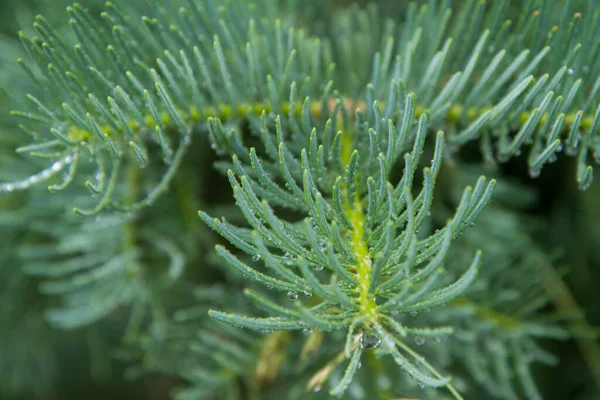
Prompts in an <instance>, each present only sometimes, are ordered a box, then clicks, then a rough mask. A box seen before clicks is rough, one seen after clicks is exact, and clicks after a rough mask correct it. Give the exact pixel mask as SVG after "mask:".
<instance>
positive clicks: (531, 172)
mask: <svg viewBox="0 0 600 400" xmlns="http://www.w3.org/2000/svg"><path fill="white" fill-rule="evenodd" d="M541 172H542V170H541V169H539V168H531V169H530V170H529V176H530V177H531V178H532V179H535V178H537V177H538V176H540V173H541Z"/></svg>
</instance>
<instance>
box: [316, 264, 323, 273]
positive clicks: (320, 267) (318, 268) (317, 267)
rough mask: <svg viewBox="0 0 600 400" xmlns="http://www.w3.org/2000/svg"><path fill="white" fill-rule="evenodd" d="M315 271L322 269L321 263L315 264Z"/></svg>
mask: <svg viewBox="0 0 600 400" xmlns="http://www.w3.org/2000/svg"><path fill="white" fill-rule="evenodd" d="M314 269H315V271H317V272H319V271H323V266H322V265H315V268H314Z"/></svg>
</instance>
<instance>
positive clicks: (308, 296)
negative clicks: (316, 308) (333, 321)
mask: <svg viewBox="0 0 600 400" xmlns="http://www.w3.org/2000/svg"><path fill="white" fill-rule="evenodd" d="M304 297H306V298H307V299H310V298H311V297H312V293H311V292H304Z"/></svg>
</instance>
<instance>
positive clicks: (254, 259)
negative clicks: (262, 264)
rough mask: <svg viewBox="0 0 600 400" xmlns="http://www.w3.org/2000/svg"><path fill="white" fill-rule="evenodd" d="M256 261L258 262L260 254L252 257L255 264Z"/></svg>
mask: <svg viewBox="0 0 600 400" xmlns="http://www.w3.org/2000/svg"><path fill="white" fill-rule="evenodd" d="M258 260H260V254H255V255H254V256H252V261H254V262H257V261H258Z"/></svg>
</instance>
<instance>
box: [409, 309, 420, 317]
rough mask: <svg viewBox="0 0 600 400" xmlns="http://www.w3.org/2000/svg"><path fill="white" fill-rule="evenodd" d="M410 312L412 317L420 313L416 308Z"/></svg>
mask: <svg viewBox="0 0 600 400" xmlns="http://www.w3.org/2000/svg"><path fill="white" fill-rule="evenodd" d="M409 314H410V315H411V316H412V317H416V316H417V314H418V312H417V311H415V310H413V311H411V312H410V313H409Z"/></svg>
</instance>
